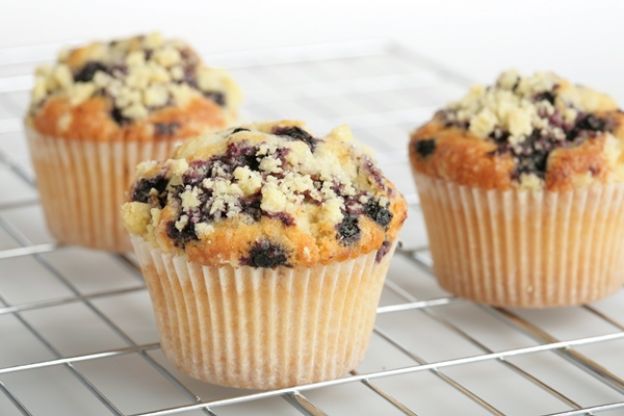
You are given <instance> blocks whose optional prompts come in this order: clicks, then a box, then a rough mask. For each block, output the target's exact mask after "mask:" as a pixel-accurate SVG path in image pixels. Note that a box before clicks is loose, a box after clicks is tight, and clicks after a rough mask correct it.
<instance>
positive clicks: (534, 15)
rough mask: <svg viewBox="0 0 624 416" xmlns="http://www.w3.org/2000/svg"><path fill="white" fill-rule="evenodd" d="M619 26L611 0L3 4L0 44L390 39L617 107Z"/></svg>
mask: <svg viewBox="0 0 624 416" xmlns="http://www.w3.org/2000/svg"><path fill="white" fill-rule="evenodd" d="M623 19H624V2H622V1H619V0H597V1H587V0H555V1H549V2H546V1H543V0H522V1H513V2H509V1H497V0H472V1H465V0H424V1H423V0H415V1H405V0H383V1H380V0H374V1H361V0H334V1H324V0H302V1H296V2H295V1H292V0H263V1H257V0H227V1H197V0H176V1H171V0H150V1H127V0H106V1H101V0H90V1H88V2H85V1H83V0H65V1H49V0H26V1H24V0H4V2H3V4H2V14H1V15H0V46H15V45H38V44H40V43H45V42H52V43H57V42H60V43H63V42H67V41H68V40H83V39H88V38H98V37H109V36H111V35H121V34H128V33H135V32H140V31H149V30H156V29H158V30H161V31H163V32H165V33H166V34H169V35H176V36H180V37H184V38H186V39H188V40H189V41H191V42H193V43H195V44H198V45H202V47H203V48H204V50H205V51H206V52H213V51H232V50H254V49H257V48H267V47H275V46H284V45H302V44H308V43H319V42H330V43H331V42H334V41H337V40H343V41H344V40H354V39H357V40H359V39H368V38H376V39H398V40H400V41H402V42H403V43H405V44H408V45H410V46H412V47H414V48H415V49H416V50H418V51H420V52H422V53H424V54H426V55H427V56H430V57H433V58H435V59H436V60H438V61H441V62H444V63H446V64H448V65H450V66H452V67H453V68H456V69H459V70H460V71H462V72H464V73H465V74H467V75H469V76H470V77H471V78H474V79H478V80H480V81H488V80H490V79H492V77H493V76H494V74H496V73H498V72H499V71H500V70H502V69H504V68H508V67H517V68H520V69H522V70H535V69H553V70H556V71H558V72H560V73H561V74H563V75H566V76H568V77H570V78H572V79H575V80H577V81H579V82H584V83H587V84H589V85H593V86H595V87H597V88H601V89H603V90H605V91H610V92H611V93H613V94H614V95H615V96H616V97H617V98H618V99H619V100H620V101H624V82H622V75H621V74H623V73H624V54H622V53H620V50H621V42H622V38H623V37H624V36H623V35H624V30H623V27H624V26H623V25H622V20H623ZM0 61H1V57H0Z"/></svg>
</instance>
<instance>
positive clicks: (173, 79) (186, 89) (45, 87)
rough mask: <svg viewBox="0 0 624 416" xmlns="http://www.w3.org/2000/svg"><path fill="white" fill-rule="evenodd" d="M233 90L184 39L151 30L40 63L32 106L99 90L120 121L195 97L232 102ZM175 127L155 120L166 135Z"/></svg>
mask: <svg viewBox="0 0 624 416" xmlns="http://www.w3.org/2000/svg"><path fill="white" fill-rule="evenodd" d="M233 91H234V92H236V93H237V90H236V88H235V87H234V84H233V81H232V80H231V79H230V78H229V76H228V75H227V74H226V73H225V72H224V71H221V70H218V69H214V68H209V67H207V66H206V65H204V64H203V63H202V62H201V60H200V58H199V57H198V55H197V54H196V53H195V51H193V50H192V49H191V48H190V46H188V45H187V44H186V43H184V42H181V41H178V40H172V39H163V38H162V37H161V35H160V34H158V33H152V34H149V35H145V36H136V37H132V38H127V39H121V40H113V41H110V42H96V43H92V44H90V45H87V46H85V47H81V48H77V49H72V50H67V51H64V52H62V53H61V54H60V55H59V57H58V60H57V62H56V63H55V64H54V65H52V66H42V67H39V68H38V69H37V71H36V74H35V85H34V88H33V90H32V102H31V112H35V111H36V110H37V109H38V108H39V107H40V106H41V105H42V104H43V103H44V102H45V101H46V100H47V99H49V98H50V97H52V96H57V95H65V96H67V97H68V99H69V103H70V104H71V105H72V106H76V105H79V104H81V103H82V102H84V101H85V100H87V99H88V98H90V97H94V96H103V97H108V98H109V99H110V100H111V101H112V109H111V118H113V119H114V120H115V121H116V122H117V123H118V124H120V125H122V124H126V123H130V122H132V121H133V120H140V119H144V118H146V117H147V116H148V115H149V114H150V113H151V112H153V111H155V110H159V109H162V108H164V107H168V106H184V105H186V104H187V103H188V102H189V101H190V100H192V99H193V98H195V97H204V98H207V99H210V100H212V101H214V102H215V103H216V104H217V105H219V106H221V107H233V106H235V105H237V101H238V97H237V96H233V95H237V94H235V93H234V94H230V95H228V92H233ZM178 127H179V126H177V125H176V124H175V123H172V124H162V125H157V126H156V129H157V134H160V135H169V134H172V133H175V130H176V128H178Z"/></svg>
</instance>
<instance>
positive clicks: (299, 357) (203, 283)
mask: <svg viewBox="0 0 624 416" xmlns="http://www.w3.org/2000/svg"><path fill="white" fill-rule="evenodd" d="M132 243H133V245H134V248H135V252H136V255H137V258H138V260H139V263H140V264H141V269H142V271H143V274H144V276H145V280H146V282H147V287H148V289H149V292H150V296H151V298H152V304H153V307H154V312H155V315H156V322H157V325H158V328H159V330H160V337H161V344H162V349H163V351H164V353H165V355H166V356H167V357H168V358H169V359H170V360H171V361H172V362H173V363H175V365H176V366H177V367H178V368H179V369H180V370H181V371H183V372H185V373H187V374H189V375H190V376H192V377H195V378H197V379H200V380H203V381H206V382H209V383H214V384H220V385H224V386H231V387H240V388H252V389H273V388H280V387H286V386H293V385H297V384H304V383H311V382H315V381H321V380H327V379H333V378H337V377H340V376H342V375H345V374H347V373H348V372H349V371H350V370H352V369H354V368H356V367H357V365H358V364H359V363H360V361H361V360H362V359H363V357H364V353H365V351H366V348H367V345H368V341H369V338H370V335H371V332H372V329H373V324H374V321H375V316H376V308H377V304H378V301H379V297H380V295H381V290H382V288H383V283H384V279H385V276H386V273H387V270H388V266H389V263H390V258H391V257H392V254H393V252H394V248H395V245H394V244H393V246H392V249H391V250H390V252H388V253H387V254H386V255H385V256H384V257H383V258H382V259H381V261H380V262H377V261H376V260H375V257H376V253H374V252H373V253H371V254H368V255H363V256H361V257H359V258H356V259H354V260H349V261H344V262H337V263H334V264H330V265H325V266H317V267H311V268H302V267H293V268H288V267H278V268H274V269H262V268H253V267H248V266H241V267H232V266H220V267H209V266H203V265H200V264H197V263H194V262H189V261H187V259H186V257H184V256H174V255H172V254H169V253H166V252H163V251H162V250H160V249H157V248H154V247H153V246H152V245H150V244H149V243H147V242H146V241H145V240H143V239H142V238H140V237H136V236H133V237H132Z"/></svg>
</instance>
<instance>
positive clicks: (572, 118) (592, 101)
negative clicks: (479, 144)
mask: <svg viewBox="0 0 624 416" xmlns="http://www.w3.org/2000/svg"><path fill="white" fill-rule="evenodd" d="M615 109H617V106H616V104H615V103H614V102H613V101H612V100H611V99H610V98H609V97H607V96H606V95H603V94H600V93H598V92H595V91H592V90H590V89H588V88H585V87H582V86H578V85H573V84H570V83H569V82H568V81H566V80H565V79H562V78H560V77H559V76H557V75H555V74H553V73H550V72H538V73H535V74H534V75H531V76H522V75H520V74H519V73H518V72H516V71H513V70H512V71H507V72H504V73H502V74H501V75H500V76H499V77H498V79H497V81H496V83H495V84H494V85H492V86H487V87H484V86H481V85H477V86H474V87H472V88H471V89H470V91H469V92H468V94H467V95H466V96H465V97H463V98H462V99H461V100H460V101H457V102H454V103H451V104H450V105H449V106H447V107H446V108H445V109H443V110H441V111H439V112H438V113H437V115H436V118H437V119H439V120H441V121H442V122H443V123H444V124H445V125H446V126H447V127H458V128H461V129H465V130H467V131H469V132H470V133H472V134H473V135H474V136H476V137H478V138H481V139H484V140H490V141H494V142H495V143H496V145H497V151H496V153H497V154H510V155H512V157H513V158H514V160H515V161H516V168H515V170H514V172H513V174H512V178H513V179H514V180H516V181H518V182H525V181H526V182H527V183H528V184H530V185H531V187H535V186H534V185H535V184H536V181H537V182H539V181H541V180H543V179H544V176H545V172H546V165H547V160H548V156H549V155H550V153H551V152H552V151H553V150H555V149H557V148H561V147H571V146H577V145H580V144H582V143H584V142H585V141H587V140H592V139H593V138H595V137H597V136H598V135H600V134H603V133H610V131H611V129H612V126H610V124H609V122H608V121H607V119H605V118H603V117H602V116H601V113H603V112H605V111H610V110H615ZM414 145H415V146H416V147H417V148H416V149H415V150H416V151H417V152H418V153H419V154H420V155H421V156H422V157H427V156H428V155H429V154H431V153H432V152H433V151H434V150H435V142H431V140H427V141H417V142H415V144H414Z"/></svg>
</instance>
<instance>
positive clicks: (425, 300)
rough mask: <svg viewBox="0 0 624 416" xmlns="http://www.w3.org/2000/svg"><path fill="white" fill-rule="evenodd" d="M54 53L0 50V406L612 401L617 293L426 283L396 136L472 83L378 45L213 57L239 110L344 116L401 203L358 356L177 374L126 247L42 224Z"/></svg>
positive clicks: (548, 408) (21, 409)
mask: <svg viewBox="0 0 624 416" xmlns="http://www.w3.org/2000/svg"><path fill="white" fill-rule="evenodd" d="M56 49H57V47H56V46H55V45H49V46H38V47H28V48H13V49H5V50H0V136H1V137H0V183H1V184H2V192H0V415H3V416H4V415H46V416H50V415H63V416H65V415H81V416H83V415H110V414H112V415H118V416H119V415H124V416H125V415H133V416H139V415H142V416H147V415H151V416H156V415H170V414H184V415H237V414H238V415H241V414H253V415H272V416H279V415H291V414H304V415H324V414H331V415H351V414H359V415H393V414H398V415H401V414H403V415H486V414H494V415H545V414H548V415H581V414H598V413H600V414H601V415H611V416H612V415H624V380H623V379H622V377H623V376H624V291H620V292H619V293H617V294H616V295H614V296H612V297H610V298H609V299H606V300H603V301H601V302H598V303H596V304H594V305H591V306H590V305H585V306H581V307H575V308H567V309H558V310H548V311H520V310H508V309H502V308H490V307H486V306H480V305H476V304H473V303H470V302H467V301H463V300H461V299H456V298H454V297H452V296H449V295H448V294H447V293H445V292H443V291H442V290H441V289H439V288H438V286H437V285H436V283H435V280H434V279H433V276H432V274H431V269H430V262H431V260H430V257H429V254H428V251H427V241H426V236H425V233H424V227H423V224H422V218H421V214H420V212H419V207H418V199H417V196H416V194H415V192H414V187H413V184H412V183H411V176H410V173H409V169H408V165H407V157H406V142H407V133H408V131H409V130H410V129H412V128H413V127H414V126H416V125H418V124H419V123H421V122H423V121H425V120H426V119H427V118H428V117H429V116H430V115H431V113H432V111H433V110H434V109H435V108H436V107H438V106H440V105H442V104H443V103H445V102H447V101H449V100H451V99H454V98H457V97H458V96H459V95H460V94H462V92H463V91H464V90H465V88H466V86H467V83H468V82H467V80H466V79H465V78H463V77H462V76H460V75H457V74H456V73H455V72H453V71H452V70H448V69H447V68H443V67H441V66H439V65H438V64H436V63H434V62H431V61H429V60H427V59H424V58H423V57H421V56H419V55H417V54H415V53H413V52H411V51H409V50H407V49H404V48H402V47H400V46H397V45H394V44H388V43H383V42H366V43H352V44H341V45H320V46H314V47H303V48H286V49H277V50H265V51H256V52H250V53H237V54H225V55H219V56H211V57H210V63H211V64H215V65H220V66H224V67H227V68H229V69H230V70H231V72H232V73H233V75H234V76H235V77H236V78H237V80H238V81H239V82H240V83H241V85H242V86H243V88H244V91H245V92H246V106H245V113H244V118H245V119H247V120H253V119H275V118H298V119H304V120H307V121H308V123H309V124H310V125H311V127H312V128H313V129H314V130H315V131H317V132H319V133H323V132H326V131H327V130H328V129H329V128H331V127H333V126H335V125H337V124H340V123H348V124H350V125H351V126H352V127H353V129H354V132H355V134H356V136H357V137H358V138H359V139H360V140H361V141H364V142H365V143H367V144H368V145H369V146H371V147H373V148H374V149H375V150H377V154H378V160H379V161H380V164H381V165H382V168H383V170H384V171H385V172H386V173H387V174H388V175H389V176H390V177H391V178H392V179H393V180H394V181H395V182H396V183H397V185H398V186H399V188H400V189H401V190H402V191H403V192H404V194H405V195H406V197H407V199H408V200H409V202H410V213H411V216H410V219H409V220H408V222H407V224H406V226H405V229H404V231H403V234H402V243H403V244H402V247H401V248H400V250H399V252H398V254H397V255H396V256H395V258H394V259H393V264H392V266H391V270H390V273H389V276H388V280H387V283H386V286H385V288H384V292H383V294H382V300H381V306H380V307H379V309H378V318H377V322H376V328H375V332H374V334H373V336H372V340H371V346H370V349H369V351H368V354H367V356H366V359H365V361H364V363H363V364H362V365H361V366H360V368H358V369H357V371H353V372H352V373H351V374H350V375H347V376H345V377H344V378H341V379H338V380H334V381H327V382H322V383H315V384H310V385H304V386H297V387H293V388H287V389H281V390H274V391H267V392H254V391H249V390H233V389H226V388H221V387H217V386H212V385H208V384H203V383H200V382H197V381H195V380H192V379H190V378H188V377H186V376H185V375H183V374H181V373H179V372H177V371H176V370H175V369H174V368H172V367H171V366H170V364H169V363H168V362H167V361H166V360H165V359H164V357H163V355H162V353H161V351H160V349H159V344H158V335H157V332H156V330H155V327H154V322H153V320H152V313H151V309H150V304H149V298H148V296H147V292H146V290H145V286H144V284H143V280H142V278H141V276H140V273H139V272H138V270H137V269H136V266H135V263H134V261H133V259H132V257H131V256H117V255H110V254H105V253H101V252H94V251H89V250H85V249H81V248H77V247H67V246H60V245H57V244H56V243H55V242H54V241H53V240H52V239H51V237H50V236H49V234H48V233H47V231H46V228H45V224H44V222H43V219H42V215H41V209H40V206H39V201H38V200H37V194H36V191H35V187H34V178H33V174H32V170H31V167H30V162H29V160H28V156H27V151H26V147H25V141H24V138H23V132H22V128H21V121H20V120H21V117H22V114H23V113H24V111H25V108H26V105H27V101H28V92H27V90H28V88H29V86H30V84H31V82H32V78H31V75H30V74H31V73H32V70H33V67H34V65H35V64H37V63H40V62H42V61H46V60H49V59H51V58H52V56H53V52H54V51H55V50H56ZM623 238H624V236H623Z"/></svg>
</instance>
